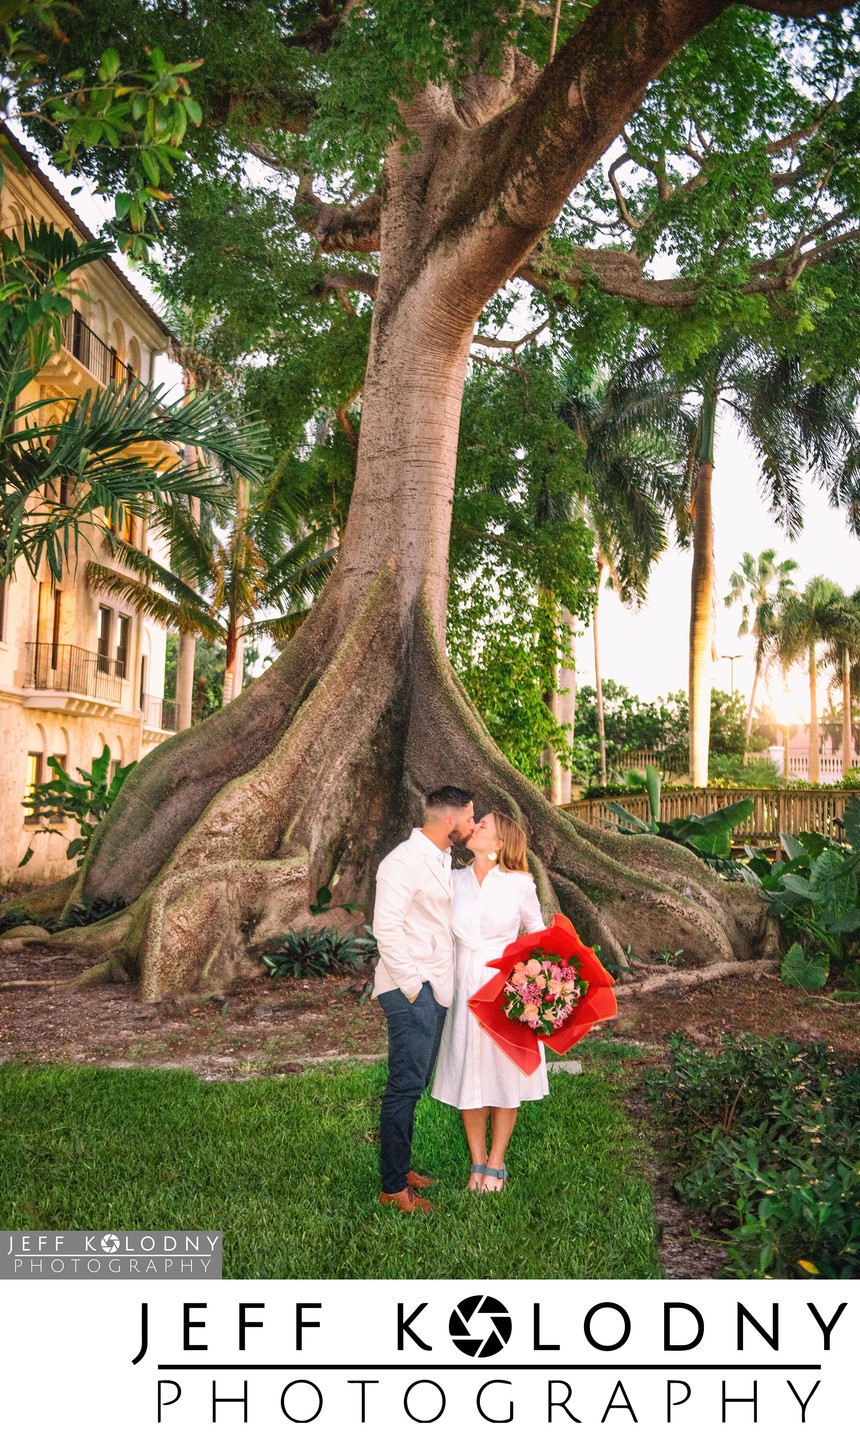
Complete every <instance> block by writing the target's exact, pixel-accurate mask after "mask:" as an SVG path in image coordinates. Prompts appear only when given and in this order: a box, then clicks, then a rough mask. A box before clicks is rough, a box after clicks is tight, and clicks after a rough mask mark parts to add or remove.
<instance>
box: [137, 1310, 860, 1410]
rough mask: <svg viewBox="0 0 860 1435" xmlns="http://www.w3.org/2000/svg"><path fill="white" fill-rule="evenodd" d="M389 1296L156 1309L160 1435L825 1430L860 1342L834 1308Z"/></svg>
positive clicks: (141, 1352) (147, 1327) (150, 1362)
mask: <svg viewBox="0 0 860 1435" xmlns="http://www.w3.org/2000/svg"><path fill="white" fill-rule="evenodd" d="M322 1284H325V1285H326V1287H327V1283H320V1285H322ZM372 1284H373V1283H369V1282H354V1283H353V1282H345V1283H344V1286H343V1287H342V1288H341V1291H340V1292H339V1295H338V1298H337V1299H336V1300H333V1299H330V1297H329V1295H328V1293H327V1289H326V1290H320V1289H319V1286H317V1289H318V1290H319V1296H320V1298H319V1299H311V1298H310V1295H311V1294H312V1291H313V1288H311V1290H308V1291H307V1294H306V1297H305V1298H303V1299H302V1300H299V1301H295V1300H288V1299H286V1298H285V1293H282V1292H278V1293H276V1294H275V1295H274V1296H273V1297H272V1296H270V1295H269V1293H268V1290H265V1289H262V1288H261V1289H260V1290H259V1291H258V1292H257V1291H255V1292H254V1298H253V1299H250V1300H248V1299H242V1300H238V1299H236V1300H235V1302H234V1298H233V1296H232V1293H231V1292H230V1290H229V1286H221V1287H219V1288H218V1291H217V1293H216V1294H214V1295H213V1298H212V1299H211V1300H206V1301H202V1300H193V1301H189V1300H184V1301H181V1302H180V1301H178V1300H177V1301H176V1302H175V1303H173V1302H171V1304H170V1306H169V1307H166V1306H165V1305H164V1302H163V1301H161V1302H160V1303H158V1304H153V1305H152V1307H150V1303H149V1302H147V1301H143V1302H141V1304H140V1318H139V1319H140V1323H139V1327H138V1329H137V1330H136V1331H134V1332H132V1334H131V1339H132V1340H133V1341H134V1345H132V1346H131V1347H130V1349H129V1360H130V1363H131V1365H132V1366H134V1367H137V1370H138V1371H139V1372H141V1373H142V1374H146V1375H148V1376H149V1377H150V1378H151V1379H152V1381H153V1389H152V1393H151V1397H150V1398H151V1399H152V1403H153V1412H154V1414H155V1415H156V1416H157V1421H158V1423H159V1424H162V1423H164V1424H165V1425H168V1426H170V1425H172V1426H173V1428H175V1429H181V1428H183V1425H184V1422H185V1421H186V1420H187V1419H189V1418H190V1419H192V1420H194V1421H195V1422H197V1423H195V1425H194V1428H195V1429H197V1428H198V1425H199V1424H200V1422H201V1421H202V1422H203V1423H204V1424H209V1423H210V1422H211V1423H213V1424H214V1423H216V1422H217V1419H218V1414H219V1412H221V1411H222V1408H223V1410H227V1409H228V1408H231V1409H232V1410H233V1411H234V1412H238V1411H239V1408H240V1407H241V1416H242V1419H243V1422H244V1423H248V1422H249V1421H252V1422H253V1421H257V1420H269V1419H273V1420H275V1421H280V1418H281V1416H284V1417H286V1418H287V1420H289V1421H290V1422H292V1423H298V1424H313V1423H314V1422H315V1421H316V1420H317V1419H318V1418H319V1416H320V1415H321V1414H322V1413H323V1411H326V1412H327V1413H328V1415H329V1417H330V1418H331V1419H338V1420H342V1421H345V1422H347V1423H348V1424H351V1423H358V1424H359V1425H364V1424H365V1423H369V1424H373V1423H374V1421H375V1420H382V1421H385V1420H386V1419H390V1418H391V1417H392V1411H393V1412H394V1414H396V1415H397V1416H398V1418H400V1419H402V1418H403V1417H405V1419H406V1421H407V1422H410V1423H412V1422H414V1423H417V1424H433V1423H435V1421H437V1420H438V1419H439V1418H440V1417H441V1415H442V1414H443V1413H444V1412H445V1410H446V1409H448V1410H449V1411H450V1413H451V1414H452V1416H453V1414H454V1412H455V1410H456V1411H457V1412H458V1413H459V1414H462V1416H463V1418H464V1419H465V1420H471V1419H473V1418H474V1417H475V1416H476V1415H477V1418H478V1419H479V1420H480V1421H481V1422H489V1423H493V1424H507V1423H510V1422H511V1421H512V1420H514V1419H515V1418H516V1412H518V1411H521V1410H526V1409H528V1410H530V1411H533V1412H538V1411H540V1412H542V1414H541V1416H540V1420H539V1422H538V1423H541V1422H543V1423H547V1424H553V1423H556V1424H559V1425H562V1426H563V1427H564V1428H569V1423H570V1422H574V1423H577V1424H582V1423H586V1424H588V1423H589V1422H597V1423H602V1422H603V1421H605V1420H606V1419H607V1417H608V1416H609V1415H610V1414H612V1413H615V1412H623V1413H624V1415H625V1416H626V1418H628V1419H630V1420H631V1421H633V1422H636V1423H638V1422H639V1421H640V1420H641V1421H645V1422H650V1424H646V1425H644V1426H640V1428H655V1426H656V1424H659V1425H660V1426H661V1427H662V1425H663V1424H664V1423H666V1422H668V1423H671V1422H672V1418H673V1414H674V1412H676V1411H677V1410H678V1408H679V1407H681V1406H686V1407H687V1409H686V1410H685V1411H684V1417H683V1418H684V1419H686V1420H689V1419H693V1420H694V1421H701V1420H703V1419H707V1420H713V1421H715V1422H718V1424H719V1425H720V1426H724V1425H726V1424H729V1425H735V1424H739V1423H740V1424H742V1423H743V1422H744V1420H747V1421H749V1420H752V1422H753V1423H757V1422H758V1421H763V1423H767V1422H772V1421H777V1423H778V1424H779V1425H780V1428H782V1426H783V1425H784V1426H785V1427H786V1428H788V1427H789V1426H792V1427H793V1425H794V1424H797V1423H798V1422H800V1423H802V1424H804V1425H808V1426H809V1427H811V1428H820V1427H819V1426H818V1412H819V1410H820V1411H821V1412H822V1414H824V1412H825V1410H826V1407H827V1397H826V1393H825V1391H824V1385H825V1383H826V1382H827V1380H828V1377H829V1375H830V1374H832V1372H833V1370H834V1364H833V1362H832V1361H831V1359H830V1357H831V1352H832V1353H833V1354H834V1356H835V1357H836V1359H837V1361H838V1360H839V1359H841V1358H842V1356H841V1355H840V1354H839V1352H840V1351H842V1354H844V1349H843V1345H844V1341H843V1337H844V1338H845V1340H848V1339H850V1334H849V1330H848V1326H849V1322H848V1320H847V1319H845V1317H846V1312H847V1310H848V1302H847V1301H846V1300H844V1299H842V1300H839V1299H833V1298H831V1297H830V1295H829V1293H827V1294H819V1293H818V1292H816V1297H817V1298H816V1299H811V1300H810V1299H805V1300H803V1302H802V1303H801V1302H800V1301H798V1300H794V1299H789V1298H788V1297H785V1298H784V1299H782V1300H774V1299H773V1298H772V1297H771V1296H770V1293H765V1294H763V1295H761V1296H758V1295H757V1294H756V1295H754V1296H749V1295H748V1296H747V1297H746V1303H744V1301H741V1300H737V1299H735V1298H733V1297H731V1296H728V1295H727V1294H726V1293H725V1292H724V1291H723V1290H718V1291H716V1292H711V1291H709V1290H704V1291H703V1293H702V1295H699V1294H698V1293H696V1295H695V1297H693V1298H691V1299H688V1300H686V1301H685V1300H681V1299H672V1300H660V1299H659V1298H658V1297H657V1295H656V1291H655V1292H654V1293H652V1292H650V1291H646V1292H644V1293H639V1294H634V1295H633V1296H632V1297H631V1298H629V1299H628V1298H626V1297H623V1298H619V1299H616V1300H612V1299H599V1298H595V1295H594V1293H591V1299H589V1298H588V1292H587V1291H586V1292H585V1293H584V1294H583V1295H582V1296H581V1297H580V1295H579V1292H578V1291H577V1290H576V1289H575V1285H576V1283H565V1282H563V1283H560V1284H562V1285H565V1286H569V1287H573V1288H569V1289H567V1290H566V1292H563V1293H561V1294H559V1295H558V1296H556V1295H551V1296H549V1297H548V1298H547V1300H546V1301H543V1300H534V1299H528V1298H526V1297H525V1296H523V1297H521V1296H520V1295H519V1294H518V1293H517V1292H516V1291H515V1292H514V1293H513V1294H509V1292H508V1290H507V1288H505V1289H503V1290H502V1292H501V1294H502V1295H503V1296H504V1300H502V1299H500V1297H499V1295H496V1294H495V1293H492V1292H488V1291H486V1290H485V1291H472V1292H469V1293H467V1294H465V1295H460V1296H459V1297H458V1298H455V1299H454V1300H453V1302H452V1301H451V1299H450V1296H449V1298H448V1300H445V1299H444V1298H442V1299H440V1298H438V1297H436V1296H435V1295H434V1294H432V1293H431V1294H428V1297H427V1298H426V1299H423V1300H422V1299H420V1297H419V1296H417V1295H416V1294H415V1293H414V1292H409V1294H408V1298H407V1299H406V1300H403V1299H400V1300H398V1299H396V1298H395V1296H394V1294H393V1293H392V1292H391V1291H390V1290H389V1291H380V1292H379V1293H377V1292H375V1291H373V1290H372V1289H371V1288H370V1287H371V1286H372ZM507 1284H508V1285H513V1282H510V1283H507ZM547 1284H549V1283H547ZM583 1284H585V1285H587V1283H583ZM353 1285H354V1286H355V1287H358V1288H359V1289H356V1290H355V1291H353V1290H352V1289H351V1288H352V1286H353ZM804 1294H805V1293H804ZM264 1296H265V1298H263V1297H264ZM470 1376H471V1377H472V1378H469V1377H470ZM813 1417H814V1418H813ZM535 1419H538V1417H537V1414H535ZM404 1428H408V1425H406V1426H404ZM590 1428H591V1427H590ZM593 1428H597V1426H596V1424H595V1425H594V1426H593ZM687 1428H689V1425H688V1427H687ZM768 1428H775V1427H772V1426H771V1425H768Z"/></svg>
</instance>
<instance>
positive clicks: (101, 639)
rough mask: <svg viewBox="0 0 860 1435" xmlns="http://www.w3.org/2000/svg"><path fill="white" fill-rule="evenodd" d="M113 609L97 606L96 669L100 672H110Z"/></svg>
mask: <svg viewBox="0 0 860 1435" xmlns="http://www.w3.org/2000/svg"><path fill="white" fill-rule="evenodd" d="M112 617H113V610H112V609H111V608H99V626H98V653H99V657H98V670H99V672H100V673H109V672H110V630H111V618H112Z"/></svg>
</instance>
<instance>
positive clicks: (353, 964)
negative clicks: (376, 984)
mask: <svg viewBox="0 0 860 1435" xmlns="http://www.w3.org/2000/svg"><path fill="white" fill-rule="evenodd" d="M364 932H365V933H366V935H365V936H361V935H360V934H359V933H357V932H339V931H338V930H337V927H320V928H319V930H318V931H316V932H312V931H311V930H310V928H309V927H290V929H289V931H288V932H284V933H283V935H282V936H280V937H273V938H272V939H271V941H269V942H267V943H266V945H265V948H264V950H263V952H262V954H261V956H262V961H263V963H264V964H265V966H266V967H267V968H268V971H269V976H271V977H325V976H328V975H329V973H331V972H337V971H345V970H350V969H355V968H357V967H363V966H364V965H365V963H366V962H369V961H371V960H372V959H373V958H374V957H375V956H377V955H378V949H377V946H376V940H375V938H374V936H373V933H372V932H371V930H370V928H369V927H365V928H364Z"/></svg>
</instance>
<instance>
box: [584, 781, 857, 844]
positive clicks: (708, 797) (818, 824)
mask: <svg viewBox="0 0 860 1435" xmlns="http://www.w3.org/2000/svg"><path fill="white" fill-rule="evenodd" d="M745 797H751V798H752V800H753V804H754V805H753V811H752V815H751V816H750V817H749V818H748V819H747V821H746V822H744V823H742V824H741V825H740V827H736V828H735V831H734V834H733V841H734V842H736V843H737V842H754V841H755V842H774V843H776V842H778V841H779V834H780V832H791V833H794V832H823V833H825V834H826V835H828V836H833V837H835V836H837V833H838V829H837V828H835V827H834V825H833V824H834V819H835V818H837V817H838V818H843V819H844V817H845V806H846V803H848V802H849V800H850V799H851V798H852V797H860V790H857V791H853V790H851V789H848V788H838V789H836V790H834V791H833V792H791V791H783V790H781V789H775V790H774V791H772V792H771V791H766V792H763V791H762V790H761V788H754V789H749V790H747V789H744V788H731V789H727V788H713V787H699V788H693V789H691V790H690V791H687V792H673V791H672V790H671V788H669V789H666V788H664V789H663V792H662V795H661V801H660V818H661V820H662V821H663V822H671V821H672V819H673V818H675V817H692V816H693V814H694V813H698V814H699V816H701V817H704V816H705V814H706V813H707V812H716V811H717V810H718V809H719V808H720V807H727V806H728V805H729V803H730V802H742V801H743V799H744V798H745ZM607 801H609V802H618V803H620V805H621V806H622V807H623V808H625V809H626V811H627V812H630V813H632V814H633V816H634V817H640V818H641V819H642V820H643V822H647V821H648V815H649V809H648V797H647V794H646V793H644V792H636V793H626V794H624V796H622V797H610V798H608V799H607V798H605V797H589V798H586V799H584V800H583V801H580V802H569V803H567V804H565V806H564V807H563V808H562V809H561V810H562V811H563V812H569V813H570V815H571V817H576V818H577V819H578V820H579V821H580V822H587V823H588V824H589V825H590V826H591V827H602V826H603V825H604V823H605V822H606V821H610V822H613V821H615V818H614V816H613V814H612V813H611V812H609V811H608V810H607V807H606V802H607Z"/></svg>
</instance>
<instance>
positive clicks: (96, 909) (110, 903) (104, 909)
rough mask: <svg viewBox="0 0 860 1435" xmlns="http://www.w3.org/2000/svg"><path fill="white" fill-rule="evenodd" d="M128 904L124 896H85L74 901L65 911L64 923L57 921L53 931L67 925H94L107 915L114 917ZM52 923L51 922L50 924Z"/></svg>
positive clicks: (62, 928)
mask: <svg viewBox="0 0 860 1435" xmlns="http://www.w3.org/2000/svg"><path fill="white" fill-rule="evenodd" d="M125 906H126V903H125V902H124V901H123V899H122V897H84V899H83V900H82V901H80V902H74V903H73V904H72V906H71V907H69V909H68V911H67V912H66V913H65V915H64V917H63V920H62V923H60V922H59V921H57V922H55V923H54V924H53V926H52V927H51V930H52V931H63V930H65V928H66V927H92V926H93V925H94V924H95V923H96V922H101V921H103V920H104V918H105V917H113V916H114V915H115V913H117V912H121V911H122V910H123V908H124V907H125ZM48 925H50V924H48Z"/></svg>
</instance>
